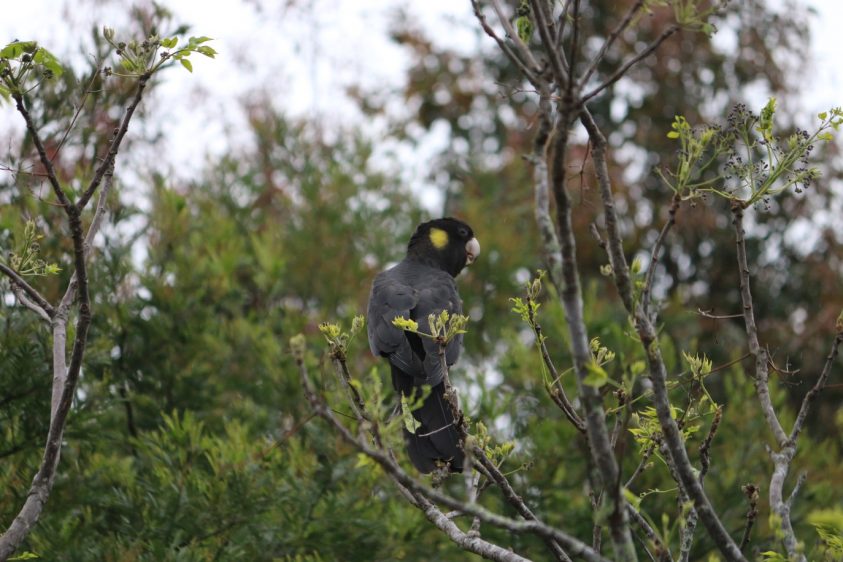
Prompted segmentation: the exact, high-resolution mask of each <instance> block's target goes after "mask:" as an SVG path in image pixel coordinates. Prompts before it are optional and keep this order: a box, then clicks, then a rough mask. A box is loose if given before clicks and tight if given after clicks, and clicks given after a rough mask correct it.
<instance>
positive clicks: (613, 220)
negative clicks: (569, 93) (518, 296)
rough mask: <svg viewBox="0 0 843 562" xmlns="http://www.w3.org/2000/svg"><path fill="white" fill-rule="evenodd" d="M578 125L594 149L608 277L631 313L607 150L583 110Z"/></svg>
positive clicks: (626, 273) (591, 120) (600, 134)
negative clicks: (606, 234)
mask: <svg viewBox="0 0 843 562" xmlns="http://www.w3.org/2000/svg"><path fill="white" fill-rule="evenodd" d="M580 122H581V123H582V124H583V126H584V127H585V130H586V131H587V132H588V137H589V139H591V144H592V145H593V147H594V150H593V152H592V159H593V160H594V173H595V175H596V176H597V185H598V186H599V187H600V198H601V200H602V201H603V212H604V214H605V217H606V230H607V231H608V239H609V256H610V258H611V262H612V264H611V265H612V274H613V275H614V277H615V285H616V286H617V288H618V292H619V293H620V295H621V300H622V301H623V304H624V306H625V307H626V310H627V311H628V312H629V313H630V314H633V313H634V310H633V305H632V283H631V282H630V279H629V266H628V265H627V263H626V256H625V255H624V253H623V241H622V239H621V235H620V229H619V226H618V215H617V213H616V212H615V198H614V196H613V194H612V184H611V180H610V178H609V166H608V164H607V162H606V151H607V149H608V147H607V143H606V137H605V136H603V133H602V132H601V131H600V128H599V127H598V126H597V123H595V122H594V118H593V117H592V116H591V113H590V112H589V111H588V108H586V107H583V109H582V111H580Z"/></svg>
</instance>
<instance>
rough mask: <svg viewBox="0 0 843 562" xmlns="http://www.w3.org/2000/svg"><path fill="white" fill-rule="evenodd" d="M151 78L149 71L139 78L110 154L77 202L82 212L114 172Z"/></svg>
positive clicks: (109, 151) (112, 142)
mask: <svg viewBox="0 0 843 562" xmlns="http://www.w3.org/2000/svg"><path fill="white" fill-rule="evenodd" d="M151 77H152V72H151V71H147V72H145V73H144V74H142V75H141V76H140V77H139V78H138V84H137V86H136V87H135V97H134V99H133V100H132V102H131V103H130V104H129V106H128V107H127V108H126V113H125V114H124V115H123V119H122V121H121V122H120V127H119V128H118V129H117V131H116V132H115V134H114V137H113V138H112V140H111V144H110V145H109V147H108V153H106V155H105V159H104V160H103V161H102V163H101V164H100V165H99V167H97V169H96V171H95V172H94V177H93V178H91V183H89V184H88V187H87V188H86V189H85V192H84V193H83V194H82V196H81V197H80V198H79V201H77V202H76V208H77V209H79V210H80V211H81V210H82V209H84V208H85V206H86V205H87V204H88V201H89V200H90V199H91V197H93V195H94V193H95V192H96V191H97V188H99V186H100V183H101V182H102V179H103V176H105V174H106V172H107V171H108V170H109V169H112V170H113V168H112V164H113V163H114V159H115V158H116V157H117V151H118V150H119V149H120V143H122V142H123V137H124V136H125V135H126V131H128V130H129V122H130V121H131V120H132V116H133V115H134V114H135V109H137V107H138V105H139V104H140V102H141V99H143V92H144V90H145V89H146V84H147V82H149V79H150V78H151Z"/></svg>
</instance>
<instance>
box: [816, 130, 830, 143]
mask: <svg viewBox="0 0 843 562" xmlns="http://www.w3.org/2000/svg"><path fill="white" fill-rule="evenodd" d="M817 138H818V139H820V140H823V141H826V142H831V141H833V140H834V135H832V134H831V133H828V132H826V133H820V134H819V135H817Z"/></svg>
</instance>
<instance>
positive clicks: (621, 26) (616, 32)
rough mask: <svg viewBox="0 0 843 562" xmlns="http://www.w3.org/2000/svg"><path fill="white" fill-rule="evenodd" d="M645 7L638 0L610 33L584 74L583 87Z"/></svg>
mask: <svg viewBox="0 0 843 562" xmlns="http://www.w3.org/2000/svg"><path fill="white" fill-rule="evenodd" d="M643 7H644V0H636V2H635V4H633V5H632V6H630V8H629V10H628V11H627V12H626V15H625V16H624V18H623V19H622V20H621V21H620V23H618V25H617V27H615V29H613V30H612V31H611V33H609V36H608V37H607V38H606V40H605V41H603V45H602V46H601V47H600V51H598V52H597V54H596V55H594V58H593V59H592V60H591V64H589V65H588V69H587V70H586V71H585V73H584V74H583V77H582V79H581V80H580V83H582V84H583V85H585V84H587V83H588V79H589V78H591V75H592V74H594V71H595V70H597V65H598V64H600V61H602V60H603V57H605V56H606V53H607V52H608V51H609V49H610V48H612V45H614V43H615V41H617V39H618V37H620V35H621V33H623V32H624V31H626V28H627V27H629V24H630V23H632V19H633V18H634V17H635V15H636V14H637V13H638V12H639V11H640V10H641V8H643Z"/></svg>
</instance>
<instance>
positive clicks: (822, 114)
mask: <svg viewBox="0 0 843 562" xmlns="http://www.w3.org/2000/svg"><path fill="white" fill-rule="evenodd" d="M817 117H819V118H820V121H825V120H826V118H827V117H828V112H826V111H823V112H822V113H820V114H818V115H817Z"/></svg>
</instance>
